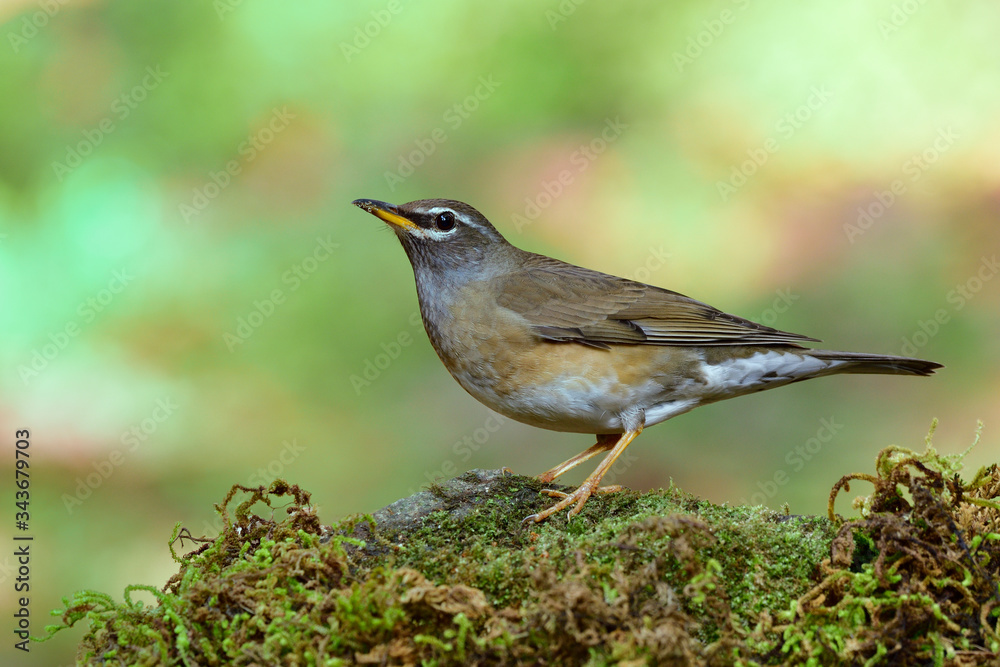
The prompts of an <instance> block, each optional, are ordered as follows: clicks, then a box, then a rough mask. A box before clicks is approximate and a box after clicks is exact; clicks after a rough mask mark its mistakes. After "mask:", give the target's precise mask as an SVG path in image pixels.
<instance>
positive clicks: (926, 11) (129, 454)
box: [0, 0, 1000, 665]
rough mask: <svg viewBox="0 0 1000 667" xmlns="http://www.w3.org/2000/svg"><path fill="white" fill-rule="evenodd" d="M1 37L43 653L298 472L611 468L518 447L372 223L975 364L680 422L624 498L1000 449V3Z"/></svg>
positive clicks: (733, 499)
mask: <svg viewBox="0 0 1000 667" xmlns="http://www.w3.org/2000/svg"><path fill="white" fill-rule="evenodd" d="M0 12H2V14H0V18H2V20H3V28H2V30H0V33H2V42H3V44H2V45H0V99H2V100H3V101H2V103H0V304H2V310H0V313H2V317H3V320H2V322H3V345H2V346H0V355H2V363H3V369H4V373H3V375H2V378H0V392H2V409H0V420H2V423H3V425H4V428H3V433H4V435H3V439H4V440H5V442H6V443H8V444H5V446H4V451H6V452H8V453H7V455H6V456H5V457H4V458H3V460H2V461H0V467H2V474H3V477H4V478H5V480H6V481H5V482H4V484H3V486H2V488H3V489H4V496H3V498H2V499H0V500H2V502H3V504H4V506H5V507H6V510H5V512H4V513H3V516H5V517H8V518H7V519H5V520H4V522H3V525H2V526H0V539H3V540H4V542H3V543H4V545H5V546H4V547H3V548H2V549H0V553H3V554H7V555H6V556H0V579H2V582H0V586H2V590H3V595H2V596H0V599H2V600H3V607H2V609H0V615H2V617H3V618H7V619H8V621H7V623H8V624H11V620H10V619H11V615H10V614H11V609H12V604H13V602H12V600H13V597H14V594H13V583H14V581H13V577H14V576H15V570H16V568H15V565H16V564H15V562H14V559H13V557H12V555H11V554H12V552H13V548H12V547H11V546H10V545H12V544H13V542H12V541H11V536H12V534H13V532H14V529H13V523H14V520H13V508H12V507H11V506H12V504H13V500H14V499H13V486H12V484H11V483H10V481H11V480H12V479H13V477H14V472H13V453H12V452H13V442H14V435H13V434H14V431H15V429H19V428H28V429H30V430H31V433H32V445H31V450H30V452H31V457H32V458H31V466H32V467H31V474H32V478H31V479H32V487H31V493H32V496H31V530H30V533H31V534H33V535H34V536H35V540H34V542H33V543H32V549H33V552H32V553H33V560H32V571H31V576H32V580H31V585H32V588H31V605H32V606H31V608H32V613H33V617H32V622H33V627H32V630H33V631H34V633H35V634H41V633H42V627H43V625H44V624H45V623H47V622H48V621H49V619H48V617H47V612H48V610H50V609H52V608H55V607H57V606H58V603H59V597H60V596H62V595H66V594H68V593H70V592H72V591H74V590H77V589H82V588H88V589H98V590H102V591H105V592H108V593H111V594H113V595H115V596H116V597H118V596H120V595H121V591H122V589H123V588H124V586H125V585H126V584H129V583H148V584H153V585H155V586H162V585H163V583H164V582H165V580H166V579H167V577H168V576H169V575H170V574H171V573H173V572H174V571H175V570H176V566H175V565H174V564H173V563H172V562H171V560H170V556H169V554H168V552H167V549H166V541H167V538H168V536H169V535H170V532H171V529H172V527H173V525H174V523H175V522H176V521H182V522H183V523H184V524H185V526H188V527H189V528H190V529H191V530H192V531H193V532H194V533H196V534H199V533H206V532H212V531H213V530H214V523H213V522H214V516H213V508H212V504H213V503H214V502H218V501H220V500H221V499H222V497H223V496H224V494H225V493H226V491H227V490H228V489H229V487H230V486H231V485H232V484H234V483H240V484H261V483H266V482H268V481H270V480H272V479H273V478H274V477H275V476H282V477H285V478H286V479H288V480H290V481H292V482H294V483H298V484H300V485H302V486H304V487H305V488H307V489H309V490H311V491H312V492H313V498H314V500H315V502H316V504H317V505H318V506H319V508H320V513H321V516H322V517H323V519H324V520H326V521H330V522H332V521H335V520H337V519H339V518H341V517H343V516H345V515H347V514H350V513H356V512H369V511H373V510H375V509H378V508H379V507H381V506H383V505H385V504H387V503H389V502H391V501H393V500H396V499H398V498H400V497H401V496H403V495H406V494H408V493H410V492H412V491H415V490H417V489H419V488H420V487H421V486H423V485H424V484H426V483H427V482H428V481H429V480H430V479H434V478H436V477H441V476H451V475H453V474H456V473H460V472H463V471H465V470H467V469H470V468H495V467H499V466H509V467H510V468H512V469H513V470H515V471H517V472H522V473H531V474H534V473H538V472H541V471H543V470H546V469H548V468H549V467H551V466H552V465H554V464H556V463H558V462H560V461H562V460H564V459H566V458H568V457H569V456H571V455H573V454H575V453H577V452H579V451H581V450H583V449H584V448H586V447H587V446H589V445H590V444H591V443H592V440H591V439H590V438H589V437H587V436H581V435H569V434H557V433H550V432H545V431H540V430H535V429H532V428H529V427H526V426H521V425H518V424H514V423H510V422H506V423H504V424H502V425H501V424H500V423H499V421H497V420H495V419H494V418H493V417H492V416H491V414H492V413H490V411H489V410H487V409H486V408H485V407H483V406H481V405H480V404H479V403H477V402H476V401H475V400H474V399H472V398H471V397H469V396H468V395H466V394H465V393H464V392H463V391H462V389H461V388H460V387H459V386H458V385H457V384H456V383H455V382H454V381H453V380H452V379H451V378H450V377H449V376H448V374H447V372H446V371H445V370H444V368H443V367H442V366H441V364H440V362H439V361H438V359H437V358H436V356H435V354H434V352H433V350H432V349H431V347H430V345H429V343H428V342H427V339H426V336H425V335H424V333H423V330H422V328H421V326H420V325H419V323H418V322H417V321H416V320H415V319H414V318H413V314H414V313H415V312H416V297H415V292H414V287H413V279H412V274H411V271H410V267H409V265H408V262H407V260H406V258H405V256H404V254H403V252H402V250H401V249H400V248H399V244H398V243H397V242H396V240H395V238H394V236H393V234H392V233H391V232H389V231H388V230H386V229H384V228H383V227H384V225H383V224H382V223H380V222H379V221H378V220H375V219H374V218H372V217H371V216H369V215H368V214H366V213H364V212H362V211H359V210H358V209H356V208H354V207H353V206H351V205H350V202H351V200H352V199H355V198H358V197H371V198H377V199H383V200H388V201H391V202H405V201H409V200H412V199H420V198H427V197H448V198H454V199H461V200H464V201H467V202H469V203H471V204H473V205H474V206H476V207H477V208H479V209H480V210H481V211H482V212H483V213H484V214H486V215H487V216H488V217H490V219H491V220H492V221H493V222H494V224H495V225H496V226H497V227H498V229H499V230H500V231H501V232H502V233H504V234H505V235H506V236H507V237H508V238H509V239H510V240H511V241H512V242H513V243H515V244H517V245H520V246H522V247H524V248H527V249H529V250H533V251H536V252H542V253H546V254H550V255H554V256H556V257H559V258H561V259H565V260H567V261H571V262H574V263H577V264H582V265H585V266H588V267H592V268H596V269H600V270H603V271H607V272H610V273H616V274H619V275H627V276H630V277H635V278H637V279H640V280H644V281H647V282H651V283H654V284H657V285H661V286H665V287H669V288H671V289H674V290H677V291H680V292H682V293H686V294H689V295H691V296H693V297H695V298H698V299H701V300H704V301H707V302H709V303H712V304H713V305H716V306H718V307H720V308H722V309H724V310H726V311H729V312H732V313H735V314H739V315H742V316H744V317H749V318H751V319H755V320H758V321H763V322H764V323H767V324H771V325H774V326H777V327H779V328H782V329H787V330H791V331H795V332H800V333H805V334H809V335H813V336H816V337H819V338H822V339H824V341H825V343H824V344H825V345H826V346H829V347H833V348H842V349H847V350H859V351H868V352H881V353H895V354H899V353H907V354H912V355H915V356H921V357H925V358H929V359H934V360H936V361H939V362H942V363H944V364H945V365H946V366H947V368H946V369H945V370H943V371H942V372H941V373H940V374H939V375H938V376H936V377H934V378H927V379H920V378H899V377H871V376H869V377H858V376H855V377H840V378H833V379H824V380H820V381H817V382H811V383H805V384H800V385H794V386H793V387H790V388H787V389H781V390H779V391H775V392H765V393H763V394H758V395H754V396H750V397H745V398H741V399H739V400H737V401H729V402H724V403H721V404H716V405H712V406H708V407H705V408H702V409H700V410H697V411H695V412H693V413H691V414H688V415H685V416H682V417H680V418H678V419H676V420H675V421H671V422H670V423H669V424H668V425H664V426H660V427H657V428H655V429H650V430H649V431H647V432H646V433H644V434H643V436H642V437H641V438H640V439H639V440H638V441H637V443H636V444H635V445H633V446H632V447H631V448H630V449H629V451H628V455H627V457H626V458H625V459H624V461H625V462H624V463H623V464H621V465H619V466H618V467H617V468H616V469H615V471H614V472H613V474H612V475H611V476H609V477H608V481H609V482H618V483H622V484H625V485H628V486H630V487H632V488H636V489H649V488H656V487H660V486H666V485H668V484H670V482H671V480H673V481H674V482H675V483H676V484H678V485H679V486H680V487H681V488H683V489H685V490H687V491H690V492H692V493H695V494H698V495H700V496H703V497H705V498H707V499H709V500H711V501H713V502H718V503H722V502H730V503H739V502H754V503H765V504H767V505H769V506H771V507H774V508H779V507H781V506H782V505H783V504H784V503H788V504H789V506H790V508H791V511H792V512H795V513H819V512H822V511H824V510H825V505H826V498H827V493H828V491H829V489H830V487H831V485H832V484H833V483H834V482H835V481H836V479H837V478H838V477H839V476H840V475H842V474H844V473H848V472H853V471H858V470H870V469H871V467H872V462H873V459H874V456H875V454H876V452H877V451H878V450H879V449H880V448H882V447H884V446H886V445H888V444H891V443H898V444H901V445H905V446H911V447H915V448H920V447H922V444H923V443H922V441H923V438H924V436H925V434H926V432H927V429H928V427H929V424H930V421H931V418H932V417H935V416H937V417H939V418H940V419H941V426H940V428H939V430H938V433H937V435H936V442H937V444H938V446H939V449H941V450H943V451H948V452H955V451H960V450H961V449H964V448H965V447H966V446H967V445H968V444H969V443H970V442H971V440H972V437H973V433H974V431H975V425H976V420H977V419H982V420H984V421H985V422H986V431H985V437H984V441H983V443H982V444H981V445H980V447H979V448H978V449H977V450H976V451H975V452H974V453H973V454H972V455H971V461H972V463H973V464H976V465H978V464H983V463H986V462H990V461H994V460H997V458H998V450H997V446H996V443H997V442H998V438H997V436H996V429H997V428H1000V409H998V401H997V398H996V396H997V393H998V391H1000V382H998V375H1000V346H998V344H997V341H998V329H1000V327H998V325H1000V317H998V312H1000V309H998V306H1000V280H998V279H997V278H996V273H997V272H998V270H1000V267H998V265H997V264H996V256H997V254H1000V252H998V251H1000V225H998V217H1000V157H998V156H1000V123H998V119H1000V85H998V81H1000V46H998V42H997V40H996V33H997V30H996V27H997V25H998V24H1000V6H998V5H996V3H992V2H987V1H983V2H953V3H920V2H916V1H902V2H889V1H878V2H869V1H865V2H861V1H851V2H832V1H827V2H821V3H806V4H802V3H799V4H793V3H783V4H782V5H781V6H770V5H766V4H765V3H756V2H743V1H735V2H715V3H702V2H682V3H669V4H668V3H635V4H622V3H599V2H595V1H593V0H591V1H590V2H573V1H572V0H563V1H562V2H555V1H549V2H532V1H528V0H523V1H518V2H507V3H493V4H476V5H471V4H469V3H460V2H444V1H441V2H434V3H416V2H408V1H406V0H391V1H390V2H384V1H376V2H370V3H351V4H350V6H348V5H347V3H342V4H341V3H338V4H334V3H328V2H315V1H312V2H296V3H278V2H272V1H260V2H241V1H239V0H233V1H230V0H215V2H208V1H204V2H198V3H177V2H167V1H165V0H156V1H152V2H142V3H140V2H118V1H107V2H103V1H100V0H92V1H80V2H74V1H72V0H68V1H65V2H62V1H60V0H46V1H43V2H7V3H5V4H4V5H3V6H2V9H0ZM584 468H587V469H586V470H583V469H581V470H579V471H574V473H573V474H571V475H568V476H567V477H569V478H570V479H569V481H570V482H576V481H579V480H580V479H582V477H583V476H584V475H586V474H587V472H589V470H590V468H591V466H589V465H588V466H584ZM775 480H778V481H775ZM779 482H780V483H779ZM862 486H863V485H860V486H859V487H858V488H857V489H854V491H855V492H860V493H865V492H867V489H865V488H862ZM838 508H839V509H840V511H842V512H848V511H850V508H849V503H848V501H847V500H841V503H840V504H839V505H838ZM6 636H7V637H8V641H6V642H4V647H3V651H4V653H3V655H5V656H6V655H11V656H13V658H14V659H17V660H19V661H21V662H19V663H15V664H22V663H23V664H32V665H55V664H69V663H71V662H72V656H73V652H74V644H75V642H76V641H77V640H78V638H79V636H80V631H78V630H74V631H73V632H70V633H65V634H64V635H63V636H60V637H59V638H58V639H57V640H56V641H54V642H51V643H49V644H45V645H40V646H39V645H35V646H33V647H32V652H31V654H30V655H29V656H24V655H23V654H20V653H15V652H13V651H12V649H11V647H10V643H11V642H10V641H9V637H10V635H9V634H7V635H6ZM4 662H5V664H6V663H7V660H6V659H5V660H4Z"/></svg>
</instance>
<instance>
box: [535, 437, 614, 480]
mask: <svg viewBox="0 0 1000 667" xmlns="http://www.w3.org/2000/svg"><path fill="white" fill-rule="evenodd" d="M619 438H621V435H619V434H617V433H611V434H604V435H599V436H597V444H595V445H594V446H592V447H591V448H590V449H588V450H587V451H585V452H581V453H580V454H577V455H576V456H574V457H573V458H571V459H569V460H568V461H563V462H562V463H560V464H559V465H557V466H556V467H555V468H552V469H551V470H548V471H546V472H543V473H542V474H541V475H539V476H538V477H536V478H535V479H537V480H538V481H540V482H542V483H543V484H548V483H549V482H551V481H552V480H554V479H555V478H556V477H558V476H559V475H561V474H563V473H564V472H566V471H567V470H572V469H573V468H575V467H577V466H578V465H580V464H581V463H583V462H584V461H586V460H588V459H590V458H593V457H594V456H596V455H597V454H600V453H601V452H606V451H608V450H609V449H611V448H612V447H614V446H615V443H616V442H618V439H619Z"/></svg>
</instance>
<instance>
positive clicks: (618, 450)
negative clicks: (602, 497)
mask: <svg viewBox="0 0 1000 667" xmlns="http://www.w3.org/2000/svg"><path fill="white" fill-rule="evenodd" d="M640 433H642V427H641V426H640V427H639V428H637V429H635V430H634V431H626V432H625V433H623V434H622V435H621V437H620V438H619V439H618V442H616V443H615V445H614V446H613V447H612V448H611V451H610V452H609V453H608V455H607V456H605V457H604V460H603V461H601V463H600V465H598V466H597V469H596V470H595V471H594V472H592V473H590V476H589V477H588V478H587V479H585V480H583V484H581V485H580V486H579V487H578V488H577V490H576V491H574V492H573V493H569V494H563V493H562V492H561V491H551V490H548V489H546V490H545V492H546V493H548V494H549V495H552V496H556V497H561V498H562V500H560V501H559V502H557V503H556V504H555V505H553V506H552V507H550V508H548V509H546V510H543V511H541V512H539V513H538V514H532V515H531V516H528V517H525V519H524V523H528V522H529V521H534V522H535V523H538V522H540V521H544V520H545V519H547V518H549V517H550V516H552V515H553V514H555V513H556V512H559V511H560V510H563V509H565V508H567V507H569V506H570V505H573V504H574V503H576V505H575V507H573V509H571V510H570V511H569V517H570V518H572V517H574V516H576V515H577V514H579V513H580V510H582V509H583V506H584V504H585V503H586V502H587V499H588V498H590V496H591V495H592V494H594V493H606V492H612V491H615V490H618V489H616V488H615V487H605V488H601V487H600V483H601V478H603V477H604V476H605V475H606V474H607V473H608V471H609V470H611V466H613V465H614V464H615V461H617V460H618V457H619V456H621V455H622V453H623V452H624V451H625V449H626V448H627V447H628V446H629V443H631V442H632V441H633V440H635V438H636V436H638V435H639V434H640ZM601 445H602V441H601V440H598V442H597V444H596V445H594V446H593V447H591V448H590V449H588V450H587V451H585V452H583V453H582V454H580V455H578V456H575V457H573V458H572V459H570V460H569V461H567V462H566V463H564V464H562V465H561V466H556V467H555V468H553V469H552V470H550V471H549V473H551V472H554V471H558V472H557V474H561V473H563V472H565V471H566V470H569V468H572V467H573V466H574V465H577V464H578V463H581V462H582V461H586V460H587V459H588V458H590V457H591V456H593V455H594V454H597V452H600V451H604V449H606V447H603V448H601V449H598V447H599V446H601ZM574 459H580V460H579V461H575V460H574ZM570 464H571V465H570ZM565 466H569V467H565ZM560 468H565V469H563V470H560ZM549 473H545V474H546V475H547V474H549Z"/></svg>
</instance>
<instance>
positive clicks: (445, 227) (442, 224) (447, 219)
mask: <svg viewBox="0 0 1000 667" xmlns="http://www.w3.org/2000/svg"><path fill="white" fill-rule="evenodd" d="M434 225H435V226H436V227H437V228H438V229H440V230H441V231H442V232H447V231H449V230H450V229H453V228H454V227H455V214H454V213H452V212H451V211H444V212H442V213H438V214H437V217H436V218H434Z"/></svg>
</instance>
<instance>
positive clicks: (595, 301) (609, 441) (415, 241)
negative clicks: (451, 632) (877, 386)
mask: <svg viewBox="0 0 1000 667" xmlns="http://www.w3.org/2000/svg"><path fill="white" fill-rule="evenodd" d="M352 203H353V204H354V205H355V206H358V207H359V208H361V209H363V210H365V211H367V212H368V213H371V214H373V215H375V216H376V217H378V218H380V219H381V220H383V221H384V222H386V223H387V224H388V226H389V227H390V228H391V229H392V230H393V231H394V232H395V234H396V236H397V237H398V239H399V241H400V243H401V244H402V246H403V250H404V251H405V252H406V255H407V257H408V258H409V260H410V264H411V265H412V268H413V274H414V279H415V282H416V289H417V299H418V301H419V304H420V315H421V319H422V320H423V324H424V328H425V330H426V332H427V336H428V338H429V339H430V342H431V345H432V346H433V347H434V350H435V351H436V352H437V354H438V357H440V359H441V361H442V362H443V363H444V365H445V367H446V368H447V369H448V371H449V372H450V373H451V375H452V377H454V379H455V380H456V381H457V382H458V384H459V385H461V386H462V388H464V389H465V390H466V391H467V392H468V393H469V394H471V395H472V396H473V397H474V398H476V399H477V400H479V401H480V402H481V403H483V404H484V405H486V406H487V407H489V408H490V409H492V410H495V411H496V412H498V413H500V414H501V415H503V416H505V417H509V418H511V419H514V420H516V421H519V422H522V423H524V424H529V425H531V426H536V427H539V428H543V429H549V430H552V431H561V432H570V433H586V434H593V435H596V436H597V442H596V443H595V444H594V445H592V446H591V447H590V448H588V449H587V450H585V451H583V452H581V453H580V454H577V455H576V456H574V457H572V458H570V459H568V460H566V461H564V462H563V463H560V464H559V465H557V466H555V467H554V468H551V469H550V470H548V471H546V472H544V473H542V474H541V475H538V476H537V478H538V479H539V480H541V482H542V483H543V484H550V483H551V482H552V481H553V480H555V479H556V478H558V477H559V476H560V475H562V474H563V473H565V472H567V471H568V470H571V469H572V468H575V467H576V466H578V465H580V464H582V463H584V462H585V461H587V460H589V459H591V458H592V457H594V456H597V455H598V454H602V453H603V454H605V456H604V459H603V460H602V461H601V462H600V464H599V465H598V466H597V468H596V469H595V470H594V472H592V473H591V474H590V475H589V476H588V477H587V478H586V479H585V480H584V482H583V483H582V484H581V485H580V486H579V487H577V488H576V490H575V491H572V492H564V491H558V490H555V489H548V488H546V489H543V492H544V493H546V494H547V495H548V496H550V497H553V498H557V499H558V501H557V502H556V503H555V504H553V505H551V506H549V507H548V508H546V509H544V510H542V511H540V512H538V513H536V514H532V515H530V516H528V517H526V518H525V519H524V522H525V523H532V522H534V523H538V522H541V521H544V520H545V519H547V518H549V517H551V516H552V515H554V514H556V513H557V512H560V511H562V510H564V509H566V508H570V509H569V510H568V518H572V517H573V516H575V515H577V514H579V512H580V511H581V510H582V509H583V507H584V504H585V503H586V502H587V500H588V499H589V498H590V497H591V496H592V495H593V494H595V493H611V492H615V491H619V490H621V487H619V486H606V487H602V486H601V484H600V483H601V479H602V478H603V477H604V475H605V474H606V473H607V472H608V470H610V468H611V466H612V465H613V464H614V463H615V461H616V460H617V459H618V457H620V456H621V455H622V453H623V452H624V451H625V449H626V448H627V447H628V446H629V444H630V443H631V442H632V441H633V440H634V439H635V438H636V437H637V436H638V435H639V434H640V433H641V432H642V430H643V429H644V428H647V427H649V426H652V425H654V424H658V423H660V422H662V421H665V420H667V419H670V418H671V417H676V416H677V415H680V414H683V413H685V412H688V411H690V410H693V409H694V408H696V407H698V406H701V405H706V404H708V403H714V402H716V401H720V400H723V399H727V398H733V397H736V396H742V395H744V394H750V393H753V392H757V391H762V390H765V389H772V388H775V387H780V386H783V385H787V384H790V383H792V382H799V381H801V380H807V379H810V378H816V377H822V376H824V375H835V374H839V373H876V374H889V375H925V376H926V375H931V374H933V373H934V371H935V369H938V368H942V367H943V366H942V365H941V364H938V363H936V362H933V361H924V360H922V359H913V358H909V357H901V356H890V355H882V354H865V353H858V352H840V351H835V350H822V349H814V348H808V347H805V346H804V345H802V343H806V342H819V339H817V338H811V337H809V336H803V335H800V334H794V333H789V332H786V331H779V330H778V329H774V328H772V327H769V326H765V325H763V324H757V323H755V322H752V321H750V320H747V319H744V318H742V317H737V316H736V315H730V314H727V313H725V312H723V311H721V310H719V309H717V308H714V307H712V306H710V305H708V304H706V303H702V302H700V301H696V300H695V299H692V298H690V297H687V296H684V295H683V294H680V293H678V292H674V291H671V290H668V289H664V288H661V287H655V286H653V285H647V284H645V283H642V282H637V281H635V280H629V279H627V278H620V277H617V276H614V275H610V274H607V273H601V272H599V271H595V270H592V269H587V268H584V267H581V266H575V265H573V264H569V263H567V262H563V261H560V260H558V259H554V258H552V257H548V256H545V255H540V254H536V253H533V252H529V251H526V250H522V249H521V248H518V247H516V246H514V245H512V244H511V243H509V242H508V241H507V240H506V239H505V238H504V237H503V236H502V235H501V234H500V233H499V232H498V231H497V230H496V228H495V227H494V226H493V225H492V224H491V223H490V221H489V220H488V219H487V218H486V216H484V215H483V214H482V213H480V212H479V211H477V210H476V209H475V208H473V207H472V206H470V205H469V204H466V203H463V202H460V201H456V200H452V199H420V200H416V201H411V202H408V203H406V204H400V205H394V204H389V203H386V202H383V201H379V200H375V199H357V200H355V201H353V202H352Z"/></svg>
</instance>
